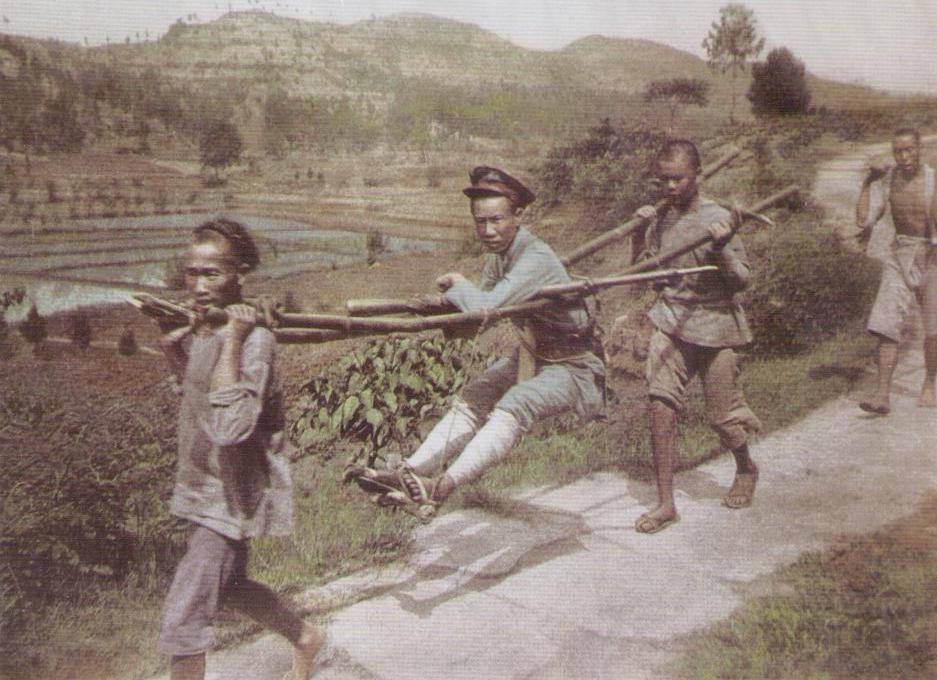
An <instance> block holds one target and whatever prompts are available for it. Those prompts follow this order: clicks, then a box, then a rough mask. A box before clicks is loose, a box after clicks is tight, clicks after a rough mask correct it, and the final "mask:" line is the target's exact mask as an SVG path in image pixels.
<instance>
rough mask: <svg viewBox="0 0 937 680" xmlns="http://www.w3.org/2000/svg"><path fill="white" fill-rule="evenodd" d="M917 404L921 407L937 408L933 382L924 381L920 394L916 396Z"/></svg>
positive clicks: (936, 396)
mask: <svg viewBox="0 0 937 680" xmlns="http://www.w3.org/2000/svg"><path fill="white" fill-rule="evenodd" d="M917 405H918V406H921V407H923V408H937V395H935V394H934V384H933V383H924V387H922V388H921V396H919V397H918V398H917Z"/></svg>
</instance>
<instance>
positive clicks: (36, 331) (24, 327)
mask: <svg viewBox="0 0 937 680" xmlns="http://www.w3.org/2000/svg"><path fill="white" fill-rule="evenodd" d="M48 334H49V331H48V328H47V327H46V320H45V319H44V318H43V317H41V316H39V310H38V309H36V305H35V304H34V305H33V306H32V307H30V308H29V312H28V313H27V314H26V318H25V319H24V320H23V322H22V323H21V324H20V335H22V336H23V338H24V339H25V340H26V342H28V343H29V344H30V345H32V346H33V354H38V353H39V347H40V345H41V344H42V341H43V340H45V339H46V336H47V335H48Z"/></svg>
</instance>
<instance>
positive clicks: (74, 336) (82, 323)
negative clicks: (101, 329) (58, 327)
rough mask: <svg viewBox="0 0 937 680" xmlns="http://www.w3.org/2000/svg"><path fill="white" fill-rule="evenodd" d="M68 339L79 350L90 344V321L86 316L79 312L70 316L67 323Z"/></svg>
mask: <svg viewBox="0 0 937 680" xmlns="http://www.w3.org/2000/svg"><path fill="white" fill-rule="evenodd" d="M68 337H69V338H71V341H72V344H73V345H75V347H78V348H79V349H87V348H88V345H90V344H91V321H90V320H89V319H88V314H87V313H85V312H83V311H81V310H79V311H77V312H75V313H74V314H72V316H71V319H70V321H69V327H68Z"/></svg>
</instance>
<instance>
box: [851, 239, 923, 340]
mask: <svg viewBox="0 0 937 680" xmlns="http://www.w3.org/2000/svg"><path fill="white" fill-rule="evenodd" d="M915 299H917V302H918V303H919V304H920V306H921V320H922V322H923V326H924V335H925V336H926V337H932V336H935V335H937V247H935V246H932V245H930V244H929V243H928V242H927V241H926V240H925V239H923V238H915V237H913V236H902V235H898V236H896V237H895V241H894V243H892V247H891V250H890V251H889V253H888V256H887V257H886V259H885V262H884V265H883V267H882V280H881V282H880V283H879V287H878V294H877V295H876V296H875V303H874V304H873V305H872V312H871V313H870V314H869V323H868V329H869V332H871V333H875V334H877V335H881V336H883V337H885V338H888V339H889V340H892V341H894V342H900V341H901V328H902V326H903V325H904V321H905V319H906V318H907V316H908V312H909V311H910V310H911V306H912V304H913V303H914V301H915Z"/></svg>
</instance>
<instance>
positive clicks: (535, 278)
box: [444, 227, 605, 428]
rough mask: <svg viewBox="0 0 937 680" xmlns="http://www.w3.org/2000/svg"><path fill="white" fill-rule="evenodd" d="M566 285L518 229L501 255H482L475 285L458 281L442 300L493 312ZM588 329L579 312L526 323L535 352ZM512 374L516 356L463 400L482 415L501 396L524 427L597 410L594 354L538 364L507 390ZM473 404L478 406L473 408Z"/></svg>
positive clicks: (546, 255)
mask: <svg viewBox="0 0 937 680" xmlns="http://www.w3.org/2000/svg"><path fill="white" fill-rule="evenodd" d="M570 281H571V279H570V277H569V274H568V273H567V272H566V268H565V267H564V266H563V264H562V263H561V262H560V260H559V258H558V257H557V256H556V253H554V252H553V249H552V248H550V246H548V245H547V244H546V243H544V242H543V241H541V240H540V239H538V238H536V237H534V235H533V234H531V233H530V232H529V231H528V230H527V229H525V228H523V227H521V228H520V229H518V231H517V235H516V236H515V237H514V241H513V242H512V243H511V246H510V247H509V248H508V249H507V251H505V252H504V253H491V254H489V255H487V258H486V260H485V265H484V268H483V270H482V276H481V282H480V283H479V285H478V286H475V285H474V284H472V283H470V282H468V281H459V282H457V283H456V284H455V285H454V286H452V287H451V288H450V289H449V290H447V291H446V292H445V295H444V297H445V298H446V299H447V300H448V301H449V302H451V303H452V304H453V305H455V306H456V307H458V308H459V309H460V310H462V311H464V312H469V311H479V310H483V309H497V308H499V307H504V306H507V305H511V304H517V303H520V302H524V301H525V300H528V299H530V297H531V296H532V295H533V294H534V293H535V292H537V291H538V290H540V289H541V288H543V287H544V286H550V285H553V284H559V283H569V282H570ZM588 326H589V315H588V314H587V313H586V311H585V309H584V308H583V309H572V310H547V311H546V312H544V313H543V314H542V315H539V316H537V317H534V318H533V319H531V323H530V328H531V329H532V330H533V333H534V337H535V338H536V344H537V346H538V347H544V346H547V345H549V344H551V343H554V342H556V341H557V340H560V341H561V340H562V338H560V337H558V336H560V335H562V333H563V330H562V329H563V328H568V329H569V330H570V331H571V332H581V331H583V330H585V329H587V328H588ZM558 329H559V330H558ZM516 373H517V357H516V355H515V356H514V357H512V358H506V359H502V360H501V361H499V362H497V363H496V364H494V365H493V366H492V367H490V368H489V369H488V370H487V371H485V372H484V373H483V374H482V375H481V376H479V377H478V378H476V379H475V380H474V381H473V382H472V383H471V384H470V385H469V386H468V387H467V388H466V397H467V401H469V402H470V403H472V405H473V406H478V405H480V404H482V403H484V404H485V406H484V408H482V409H481V410H482V411H487V410H488V408H490V406H491V404H492V403H493V402H494V401H495V400H496V399H497V397H498V396H499V395H503V396H502V397H501V399H500V400H499V401H497V404H496V406H497V408H500V409H503V410H506V411H508V412H510V413H512V414H513V415H515V416H516V417H517V418H518V420H519V421H520V422H521V424H522V426H524V427H525V428H529V427H530V426H531V425H532V424H533V422H534V421H536V420H539V419H541V418H543V417H546V416H549V415H554V414H556V413H559V412H562V411H563V410H567V409H573V410H575V411H576V412H577V413H579V414H580V415H581V416H583V417H591V416H593V415H594V414H595V413H596V412H598V411H599V410H601V408H602V405H603V401H604V398H603V394H602V390H601V389H600V386H599V383H600V382H601V380H602V379H603V378H604V375H605V365H604V364H603V363H602V360H601V359H600V358H599V357H597V356H596V355H595V354H592V353H580V354H578V355H577V356H575V357H571V358H569V359H564V360H562V361H559V362H554V363H546V364H544V363H541V362H538V364H537V375H536V377H535V378H534V379H532V380H528V381H526V382H524V383H520V384H518V385H516V386H513V385H514V382H515V377H516ZM512 386H513V387H512ZM476 393H478V394H476ZM469 395H475V397H476V398H469ZM476 401H477V402H479V404H474V403H473V402H476Z"/></svg>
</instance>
